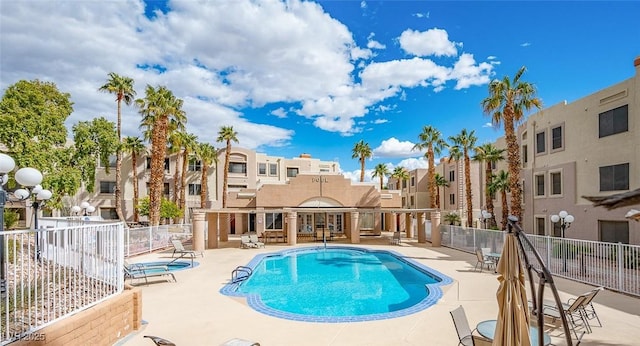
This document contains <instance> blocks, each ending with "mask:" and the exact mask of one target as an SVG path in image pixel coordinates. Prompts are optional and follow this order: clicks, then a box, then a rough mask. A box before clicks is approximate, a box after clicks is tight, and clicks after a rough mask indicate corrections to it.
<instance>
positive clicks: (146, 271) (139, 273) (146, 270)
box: [123, 261, 178, 285]
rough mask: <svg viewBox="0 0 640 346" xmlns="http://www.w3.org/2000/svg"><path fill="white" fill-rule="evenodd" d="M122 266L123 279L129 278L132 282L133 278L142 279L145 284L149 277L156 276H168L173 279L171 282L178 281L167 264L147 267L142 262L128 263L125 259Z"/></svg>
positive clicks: (147, 282)
mask: <svg viewBox="0 0 640 346" xmlns="http://www.w3.org/2000/svg"><path fill="white" fill-rule="evenodd" d="M123 267H124V279H125V280H126V279H130V280H131V283H132V284H133V280H135V279H144V282H145V284H146V285H148V284H149V278H150V277H156V276H160V277H162V276H169V277H171V279H173V282H178V281H177V280H176V277H175V275H173V273H172V272H170V271H169V268H167V266H151V267H147V266H145V265H144V264H142V263H134V264H129V263H128V262H127V261H125V262H124V266H123ZM167 280H168V279H167Z"/></svg>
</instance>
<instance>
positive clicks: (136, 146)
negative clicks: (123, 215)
mask: <svg viewBox="0 0 640 346" xmlns="http://www.w3.org/2000/svg"><path fill="white" fill-rule="evenodd" d="M122 149H123V150H124V151H125V152H128V153H130V154H131V170H132V172H133V222H138V221H140V216H139V213H138V196H139V190H138V155H140V154H142V153H144V152H145V150H146V149H147V148H146V146H145V145H144V143H143V142H142V140H141V139H140V138H138V137H125V139H124V143H123V147H122Z"/></svg>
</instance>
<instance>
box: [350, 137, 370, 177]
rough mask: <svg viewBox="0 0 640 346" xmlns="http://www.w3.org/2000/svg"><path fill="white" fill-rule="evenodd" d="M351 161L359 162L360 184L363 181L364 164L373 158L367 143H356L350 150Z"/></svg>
mask: <svg viewBox="0 0 640 346" xmlns="http://www.w3.org/2000/svg"><path fill="white" fill-rule="evenodd" d="M351 152H352V155H351V158H352V159H358V161H360V182H363V181H364V164H365V161H366V160H367V159H368V158H371V157H372V156H373V151H372V150H371V147H370V146H369V143H365V142H364V140H360V141H359V142H357V143H356V144H355V145H354V146H353V149H351Z"/></svg>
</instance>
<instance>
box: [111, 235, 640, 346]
mask: <svg viewBox="0 0 640 346" xmlns="http://www.w3.org/2000/svg"><path fill="white" fill-rule="evenodd" d="M390 238H391V235H390V234H385V235H384V236H383V237H362V239H361V241H362V242H361V244H354V245H356V246H363V247H369V248H376V249H383V250H384V249H386V250H393V251H395V252H398V253H401V254H403V255H404V256H408V257H410V258H411V259H413V260H415V261H417V262H420V263H422V264H424V265H426V266H428V267H431V268H433V269H435V270H437V271H439V272H441V273H443V274H445V275H448V276H450V277H451V278H452V279H453V280H454V282H453V284H450V285H447V286H442V290H443V296H442V298H441V299H440V300H439V301H438V302H437V303H436V304H435V305H434V306H431V307H429V308H427V309H426V310H423V311H420V312H418V313H415V314H412V315H408V316H404V317H398V318H394V319H385V320H378V321H367V322H352V323H315V322H299V321H291V320H284V319H280V318H276V317H271V316H267V315H264V314H261V313H259V312H257V311H254V310H253V309H252V308H250V307H249V306H248V305H247V304H246V302H245V301H244V299H240V298H234V297H228V296H225V295H223V294H221V293H220V292H219V290H220V289H221V288H222V287H223V286H224V285H225V284H226V283H227V282H228V280H229V278H230V275H231V271H232V270H233V269H234V268H236V267H237V266H239V265H246V264H247V263H249V261H250V260H251V259H252V258H253V257H254V256H255V255H256V254H258V253H263V252H274V251H280V250H282V249H284V248H287V247H288V246H286V245H284V244H282V243H269V244H267V246H266V247H265V248H260V249H240V239H239V237H237V238H236V237H233V236H232V237H230V241H229V242H227V243H221V246H222V247H221V248H220V249H211V250H206V251H205V254H204V257H198V258H197V259H196V261H198V262H199V263H200V265H199V266H197V267H196V268H193V269H188V270H181V271H176V272H175V276H176V278H177V281H178V282H177V283H171V282H166V281H165V280H162V279H159V280H157V281H156V280H154V282H153V283H150V284H149V285H148V286H145V285H139V286H138V287H141V289H142V300H143V308H142V318H143V319H144V320H145V321H146V322H147V324H146V325H145V326H144V327H143V328H142V330H140V331H138V332H136V333H133V334H131V335H128V336H127V337H125V339H124V340H122V341H121V342H120V343H118V345H126V346H136V345H141V346H145V345H146V346H150V345H153V342H152V341H151V340H149V339H145V338H143V336H144V335H155V336H159V337H162V338H165V339H168V340H170V341H172V342H174V343H175V344H176V345H178V346H186V345H220V344H222V343H224V342H226V341H228V340H231V339H234V338H240V339H246V340H251V341H256V342H259V343H260V344H261V345H262V346H271V345H456V344H457V340H458V338H457V335H456V331H455V328H454V325H453V321H452V319H451V316H450V315H449V311H451V310H453V309H454V308H456V307H458V306H459V305H462V306H464V308H465V310H466V313H467V317H468V319H469V324H470V326H471V328H474V327H475V325H476V324H477V323H478V322H480V321H483V320H490V319H495V318H496V316H497V313H498V304H497V301H496V290H497V288H498V280H497V278H498V276H497V274H494V273H493V272H492V271H489V272H488V271H486V270H485V271H483V272H482V273H481V272H476V271H474V266H475V264H476V257H475V255H474V254H468V253H465V252H462V251H458V250H454V249H450V248H445V247H437V248H433V247H431V246H430V244H429V243H427V244H418V243H417V242H415V241H414V240H406V239H403V242H402V244H401V245H400V246H398V245H390V244H389V239H390ZM340 243H341V241H333V242H331V244H332V245H333V244H340ZM345 244H346V243H345ZM310 245H321V243H313V242H312V243H301V244H298V245H296V246H310ZM348 245H351V244H348ZM170 257H171V251H168V252H156V253H153V254H147V255H143V256H138V257H134V258H129V259H128V260H129V262H146V261H157V260H166V259H167V258H170ZM554 280H555V281H556V285H557V286H558V290H559V291H560V297H561V298H562V299H563V300H566V299H568V298H571V297H574V296H576V295H578V294H581V293H584V292H586V291H588V290H590V289H592V288H593V287H592V286H589V285H584V284H580V283H577V282H573V281H569V280H564V279H560V278H554ZM318 294H322V287H318ZM528 297H531V295H530V294H529V295H528ZM550 297H551V295H550V294H548V293H545V298H550ZM594 305H595V307H596V311H597V312H598V315H599V317H600V320H601V321H602V323H603V327H599V326H594V327H593V333H590V334H585V336H584V338H583V341H582V343H581V345H638V343H639V340H640V328H638V325H640V299H638V298H635V297H631V296H628V295H624V294H620V293H615V292H612V291H603V292H601V293H599V294H598V296H597V297H596V298H595V300H594ZM547 327H550V325H547ZM545 330H546V331H547V332H548V333H549V334H550V335H551V338H552V342H553V344H554V345H564V344H565V339H564V335H563V330H562V327H561V326H559V327H557V328H555V329H549V328H545Z"/></svg>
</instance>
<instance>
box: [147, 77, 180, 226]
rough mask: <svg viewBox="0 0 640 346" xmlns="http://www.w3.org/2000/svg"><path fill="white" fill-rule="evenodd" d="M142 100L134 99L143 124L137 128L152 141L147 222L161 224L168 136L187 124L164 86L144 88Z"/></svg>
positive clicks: (175, 100) (176, 103)
mask: <svg viewBox="0 0 640 346" xmlns="http://www.w3.org/2000/svg"><path fill="white" fill-rule="evenodd" d="M145 93H146V95H145V97H144V98H143V99H137V100H136V105H137V106H138V108H139V109H140V114H141V115H142V121H141V122H140V127H141V128H143V129H144V131H143V132H144V134H145V136H147V138H150V139H151V176H150V179H149V188H150V193H149V222H150V224H151V225H152V226H157V225H159V224H160V204H161V201H162V191H163V184H164V159H165V156H166V154H167V143H166V142H167V136H168V133H169V131H170V130H173V129H184V124H185V123H186V121H187V117H186V114H185V112H184V111H183V110H182V104H183V101H182V100H181V99H179V98H177V97H175V96H174V95H173V93H172V92H171V90H169V89H167V87H165V86H159V87H157V88H154V87H153V86H151V85H147V88H146V90H145Z"/></svg>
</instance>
